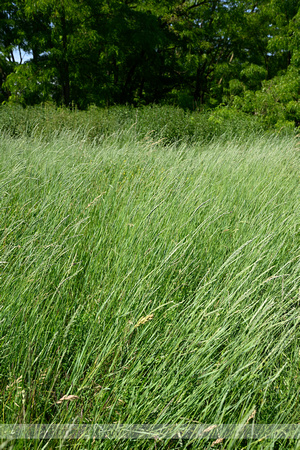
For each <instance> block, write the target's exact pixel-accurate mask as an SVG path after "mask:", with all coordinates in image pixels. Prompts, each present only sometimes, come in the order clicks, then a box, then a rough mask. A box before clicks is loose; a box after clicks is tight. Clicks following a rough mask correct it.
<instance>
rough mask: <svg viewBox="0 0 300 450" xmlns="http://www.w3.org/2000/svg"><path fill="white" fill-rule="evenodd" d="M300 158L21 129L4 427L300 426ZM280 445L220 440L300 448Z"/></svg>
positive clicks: (4, 145)
mask: <svg viewBox="0 0 300 450" xmlns="http://www.w3.org/2000/svg"><path fill="white" fill-rule="evenodd" d="M93 142H94V143H93ZM299 156H300V154H299V147H298V143H297V141H296V140H295V138H292V137H285V138H279V137H272V136H269V137H266V136H263V135H261V136H260V135H259V134H256V135H255V134H251V135H249V137H248V139H246V138H245V136H243V138H240V139H239V138H234V139H215V140H213V141H211V142H210V143H204V142H202V143H199V144H197V143H196V142H194V143H187V142H185V141H183V142H181V144H180V143H178V142H177V143H175V144H174V145H163V143H162V141H160V142H155V140H154V139H151V138H150V137H149V138H146V139H145V135H144V137H143V136H141V135H138V136H137V135H136V132H135V130H134V127H131V129H129V130H128V129H127V131H126V130H123V131H122V130H121V131H120V132H119V133H117V132H115V133H114V134H113V135H110V136H109V135H107V136H106V137H103V138H102V139H98V140H97V141H95V140H94V141H93V140H90V139H88V138H87V137H86V136H85V135H84V133H82V135H80V133H72V131H70V130H69V131H68V130H67V131H65V132H64V131H63V130H62V131H61V132H60V133H59V134H58V135H57V136H56V137H55V136H52V138H51V139H50V138H49V139H45V138H44V137H43V136H41V135H39V136H38V137H28V135H25V134H24V133H23V135H22V134H20V136H19V137H14V138H12V137H10V136H8V134H7V133H6V132H5V133H4V134H3V135H2V138H1V140H0V172H1V176H0V187H1V220H0V223H1V225H0V229H1V241H0V242H1V244H0V245H1V256H0V260H1V264H0V271H1V274H0V276H1V278H0V282H1V291H0V292H1V297H0V308H1V309H0V322H1V329H0V346H1V353H0V355H1V356H0V382H1V386H0V388H1V402H0V405H1V410H0V413H1V423H72V422H77V421H78V422H81V423H88V424H90V423H115V422H120V423H128V424H130V423H137V424H143V423H144V424H154V423H157V424H174V423H183V424H187V423H246V421H247V419H248V418H249V417H250V416H251V414H252V413H253V411H254V410H255V411H256V413H255V422H256V423H258V424H266V423H299V422H300V407H299V363H300V354H299V317H300V315H299V279H300V254H299V244H300V230H299V206H300V197H299V173H300V172H299ZM152 315H153V316H152ZM143 318H146V319H147V320H146V319H145V321H144V322H145V323H141V322H143V320H142V321H141V319H143ZM64 395H76V396H78V399H75V400H73V401H69V402H67V401H65V402H62V403H61V404H58V403H57V402H58V400H59V399H60V398H61V397H63V396H64ZM210 444H211V442H207V441H204V442H200V441H198V442H194V443H193V442H183V443H182V445H183V446H184V447H185V448H210ZM3 445H4V446H8V448H9V446H11V445H13V447H11V448H61V447H63V448H69V447H70V448H71V447H72V448H122V449H123V448H124V449H125V448H153V449H154V448H180V445H181V444H180V442H177V441H169V442H167V441H166V442H164V441H163V442H158V443H155V442H154V441H120V442H111V441H98V442H96V443H94V445H92V442H91V441H80V440H79V441H73V442H69V443H68V442H58V441H55V442H52V441H49V442H48V443H47V442H46V441H43V442H42V441H36V442H34V441H32V442H30V441H27V442H25V441H14V442H13V443H10V442H8V443H7V442H6V443H4V444H3ZM276 445H277V447H276V446H275V447H274V443H272V442H271V441H266V440H264V441H262V442H253V441H248V442H245V441H244V442H240V443H239V442H237V441H229V440H228V441H224V442H223V444H222V446H223V447H222V448H255V449H256V448H295V442H293V443H291V444H289V443H288V441H280V442H277V444H276ZM289 445H290V447H289ZM291 445H293V447H292V446H291ZM216 447H217V448H220V446H219V445H218V446H216ZM1 448H3V447H1Z"/></svg>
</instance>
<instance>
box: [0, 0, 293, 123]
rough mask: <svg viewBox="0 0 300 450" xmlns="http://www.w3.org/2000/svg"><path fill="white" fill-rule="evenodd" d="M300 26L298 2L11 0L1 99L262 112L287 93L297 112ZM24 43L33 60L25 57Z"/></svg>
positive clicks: (1, 22)
mask: <svg viewBox="0 0 300 450" xmlns="http://www.w3.org/2000/svg"><path fill="white" fill-rule="evenodd" d="M299 24H300V12H299V2H298V1H297V0H252V1H248V0H200V1H199V0H168V1H163V0H162V1H158V0H140V1H135V0H68V1H67V0H16V1H14V2H9V1H6V0H5V1H4V2H2V8H1V10H0V101H2V102H3V101H13V102H19V103H21V104H23V105H33V104H37V103H42V102H45V101H49V100H51V101H54V102H55V103H56V104H58V105H61V104H64V105H66V106H70V105H77V106H78V107H79V108H83V109H84V108H86V107H87V106H88V105H90V104H95V105H98V106H104V105H111V104H126V103H129V104H134V105H139V104H147V103H153V102H156V103H159V102H171V103H175V104H179V105H180V106H183V107H188V108H204V107H210V108H211V107H215V106H217V105H220V104H229V105H234V106H235V107H240V108H242V109H243V110H244V111H246V110H247V111H248V112H251V113H253V114H255V113H256V114H257V113H259V111H261V108H262V104H264V102H265V103H266V104H267V103H268V102H269V103H270V102H271V103H272V98H274V96H275V97H276V101H275V100H274V102H273V103H274V104H273V105H272V107H273V108H275V109H276V108H277V109H278V107H279V105H280V104H283V103H284V98H283V97H284V95H286V97H288V101H287V103H290V102H292V103H290V105H289V111H296V110H297V108H298V103H297V102H298V94H299V86H300V83H299V68H300V27H299ZM16 51H20V52H22V51H23V52H24V51H25V52H27V54H29V55H30V58H29V59H28V60H26V61H25V62H24V61H22V60H20V61H16V59H15V56H14V55H15V52H16ZM20 54H22V53H20ZM291 80H293V83H291ZM286 85H288V86H289V88H288V89H286V88H284V86H286ZM282 89H284V90H285V94H284V93H283V92H282ZM280 92H281V93H280ZM270 93H272V94H270ZM258 103H259V108H260V109H259V108H258V106H257V104H258ZM276 103H278V104H277V105H276ZM286 107H287V104H286V103H284V111H283V112H282V111H281V113H282V114H283V116H282V117H283V119H284V120H286V119H288V113H287V110H286ZM279 109H280V108H279ZM297 111H298V110H297ZM281 113H280V112H278V114H279V116H280V114H281ZM295 114H296V113H295ZM295 114H294V116H293V117H292V120H296V121H297V120H298V119H297V117H298V113H297V114H296V116H297V117H296V116H295ZM279 116H278V117H279ZM278 117H277V119H278ZM278 120H279V119H278Z"/></svg>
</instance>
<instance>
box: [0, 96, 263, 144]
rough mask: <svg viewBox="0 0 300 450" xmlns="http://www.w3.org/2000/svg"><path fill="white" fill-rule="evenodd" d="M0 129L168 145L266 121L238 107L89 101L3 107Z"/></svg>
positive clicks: (256, 128)
mask: <svg viewBox="0 0 300 450" xmlns="http://www.w3.org/2000/svg"><path fill="white" fill-rule="evenodd" d="M0 130H1V131H2V133H5V134H6V135H8V136H12V137H22V136H28V137H34V138H39V139H43V140H44V141H49V140H52V139H56V137H58V136H59V135H60V134H61V133H62V134H65V132H66V131H68V132H69V133H72V134H74V133H75V134H76V135H77V137H78V138H82V139H83V138H84V139H86V140H88V141H89V142H93V143H95V142H96V143H100V142H101V140H102V139H103V137H107V136H111V135H113V134H117V135H118V137H119V140H120V138H121V136H123V137H124V136H125V137H126V138H127V133H128V132H129V131H132V133H134V136H135V138H139V139H147V140H150V139H152V140H153V141H154V140H155V141H157V140H159V139H161V143H162V144H164V145H169V144H175V143H176V144H177V145H178V144H179V143H180V142H190V143H193V142H200V141H201V142H209V141H211V140H212V139H213V138H216V137H223V138H226V139H228V138H232V137H233V136H235V135H236V134H238V135H239V136H241V137H242V136H249V134H252V133H253V132H256V133H257V134H259V133H260V132H261V131H262V130H263V125H262V122H261V121H260V120H259V119H258V118H257V117H255V116H253V117H250V116H248V115H247V114H244V113H242V112H237V111H236V110H234V109H228V108H222V109H215V110H213V111H210V112H209V111H207V112H198V111H194V112H189V111H184V110H183V109H180V108H175V107H172V106H168V105H164V106H161V105H150V106H145V107H141V108H132V107H129V106H115V107H111V108H107V109H103V108H97V107H94V106H91V107H90V109H89V110H87V111H78V110H77V109H73V110H72V111H71V110H69V109H67V108H56V107H55V106H54V105H52V104H46V105H44V106H35V107H27V108H25V109H24V108H22V107H21V106H20V105H5V106H3V105H2V106H0Z"/></svg>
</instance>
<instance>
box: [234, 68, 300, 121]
mask: <svg viewBox="0 0 300 450" xmlns="http://www.w3.org/2000/svg"><path fill="white" fill-rule="evenodd" d="M231 92H232V94H234V93H235V92H236V91H235V92H234V90H232V91H231ZM299 95H300V74H299V71H298V69H296V68H293V67H290V68H289V70H288V71H287V72H286V73H285V74H284V75H281V76H277V77H274V78H273V79H272V80H269V81H264V82H263V83H262V89H261V90H258V91H256V92H255V93H254V92H251V91H247V90H242V89H240V95H238V96H234V95H233V96H232V98H231V102H232V105H233V106H234V107H236V108H237V109H238V110H242V111H245V112H247V113H252V114H255V115H256V116H258V117H261V119H262V120H263V122H264V123H265V124H266V126H268V127H275V128H276V129H278V130H281V129H286V130H288V129H291V128H293V127H295V126H298V125H299V124H300V103H299Z"/></svg>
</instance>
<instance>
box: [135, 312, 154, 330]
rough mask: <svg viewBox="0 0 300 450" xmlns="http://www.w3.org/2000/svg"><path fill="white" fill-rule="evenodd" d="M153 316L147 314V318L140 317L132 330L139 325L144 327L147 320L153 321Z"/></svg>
mask: <svg viewBox="0 0 300 450" xmlns="http://www.w3.org/2000/svg"><path fill="white" fill-rule="evenodd" d="M153 316H154V315H153V314H149V315H148V316H145V317H142V318H141V319H140V320H139V321H138V322H137V324H136V325H135V326H134V328H138V327H139V326H141V325H144V323H146V322H148V321H149V320H152V319H153Z"/></svg>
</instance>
